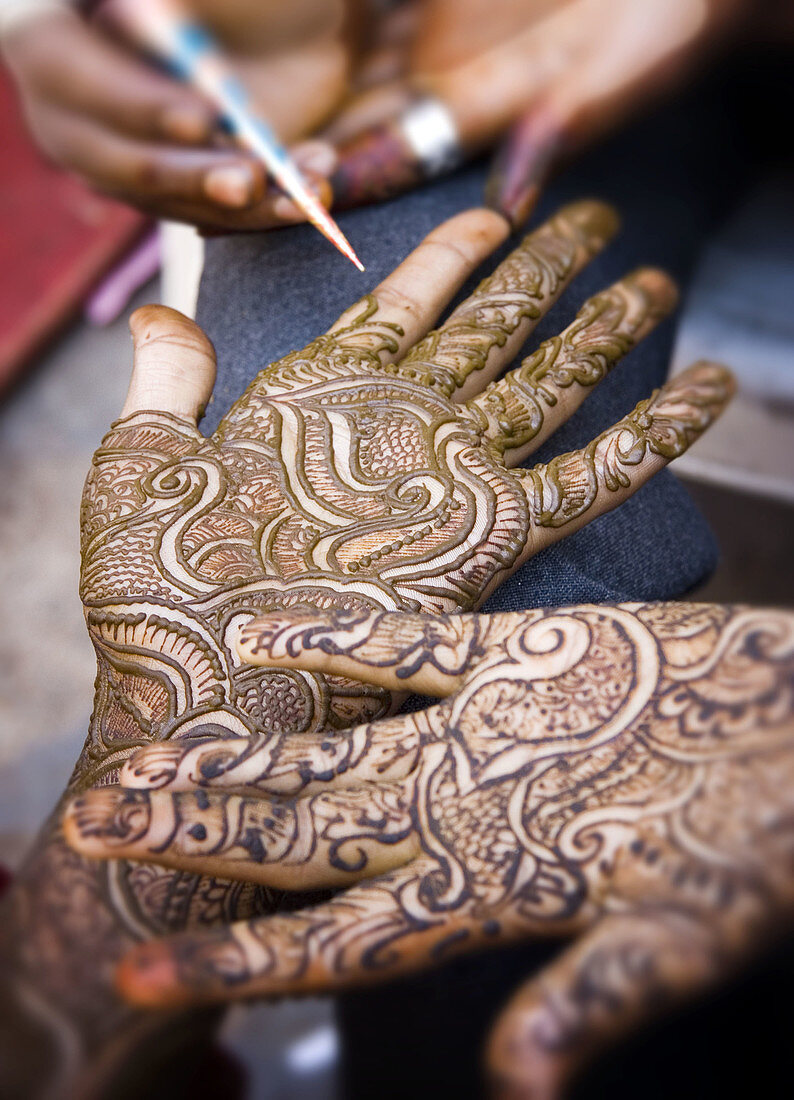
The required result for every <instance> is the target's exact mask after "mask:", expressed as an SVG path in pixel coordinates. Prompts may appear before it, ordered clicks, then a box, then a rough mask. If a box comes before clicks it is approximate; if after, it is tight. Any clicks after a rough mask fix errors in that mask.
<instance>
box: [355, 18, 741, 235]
mask: <svg viewBox="0 0 794 1100" xmlns="http://www.w3.org/2000/svg"><path fill="white" fill-rule="evenodd" d="M744 6H745V3H744V0H716V2H714V3H712V4H705V3H704V2H703V0H649V2H648V3H647V4H642V5H638V4H636V3H634V2H633V0H572V2H570V3H567V4H562V5H560V4H554V3H549V2H547V0H465V4H464V5H462V4H452V3H450V2H449V0H430V2H428V3H427V4H426V5H425V9H424V13H423V18H422V20H421V21H420V25H419V28H418V31H417V36H416V39H415V42H414V47H413V54H412V61H411V65H410V68H409V73H408V75H407V77H406V80H405V84H404V87H405V88H407V89H408V90H409V91H410V93H411V94H412V95H413V97H414V102H413V104H412V105H411V106H409V107H407V108H403V109H401V110H400V111H399V112H397V113H396V114H395V115H394V116H393V117H392V118H391V119H388V120H384V119H381V120H380V121H379V123H378V125H376V126H370V127H368V128H367V129H366V130H364V131H363V132H360V133H359V134H358V135H357V136H356V135H350V134H349V133H348V137H347V140H346V141H345V142H344V143H343V144H342V145H341V146H340V166H339V169H338V170H337V173H336V174H335V177H334V180H333V184H334V193H335V196H336V200H337V203H338V205H340V206H343V205H355V204H357V203H360V202H367V201H373V200H374V199H378V198H382V197H384V196H386V195H388V194H392V193H396V192H398V191H400V190H405V189H407V188H410V187H411V186H415V185H416V184H418V183H421V182H422V181H423V180H424V179H427V178H428V177H431V176H432V175H435V174H439V173H440V172H442V171H444V170H445V169H447V168H448V167H449V166H450V165H452V164H454V163H455V161H456V159H457V160H460V159H462V158H465V157H467V156H469V155H472V154H475V153H477V152H480V151H482V150H483V149H486V148H488V147H490V146H492V145H493V144H494V143H496V142H498V141H499V140H500V139H501V138H502V136H503V135H504V134H505V132H506V131H508V130H509V129H510V127H511V126H514V125H515V124H516V123H517V122H518V121H519V120H521V124H522V125H521V130H520V131H517V132H516V133H515V134H514V135H513V136H512V140H511V141H510V142H509V143H508V147H507V149H506V152H505V154H504V156H503V158H502V159H501V161H500V163H499V164H498V167H497V172H496V173H495V178H494V179H493V180H492V183H491V187H490V188H489V199H490V201H491V202H492V203H493V204H494V205H496V206H497V208H499V209H502V210H503V211H504V212H505V213H507V214H508V215H509V216H511V217H512V218H513V220H515V221H520V220H521V218H523V217H525V216H526V214H527V213H528V205H531V202H530V203H529V204H528V203H527V199H526V195H525V194H524V192H525V191H526V190H527V189H528V188H529V189H530V190H534V193H537V189H538V186H539V184H540V183H541V182H542V181H543V180H544V179H545V177H546V175H547V174H548V172H549V170H550V169H551V168H553V167H554V166H555V165H556V163H557V162H558V161H559V159H560V158H561V157H563V156H565V155H566V154H570V153H571V152H572V151H575V150H576V149H578V148H580V147H581V146H582V145H583V144H585V143H586V142H587V141H588V140H593V139H595V138H597V137H599V136H600V135H601V134H602V133H604V132H605V131H606V130H608V129H609V128H610V127H611V126H613V125H615V124H617V123H618V122H619V121H621V120H622V119H623V118H624V117H625V116H626V115H628V114H629V113H630V112H632V111H635V110H637V108H638V107H639V106H641V105H642V104H643V103H645V102H647V101H648V100H650V99H651V98H653V96H654V95H656V94H658V93H660V92H661V91H663V90H664V89H665V88H667V87H669V86H671V85H673V84H674V83H675V82H676V81H677V80H680V79H681V78H682V77H683V76H685V75H686V73H687V72H688V71H690V69H691V68H692V67H693V65H694V63H695V62H696V61H697V60H698V58H700V56H701V55H702V54H703V53H704V52H705V50H706V48H707V47H709V48H712V47H713V46H714V45H715V44H717V43H719V42H721V41H723V39H724V38H725V36H726V34H727V32H728V31H729V30H730V29H731V28H734V27H735V26H736V24H737V21H738V15H739V13H740V12H741V10H742V9H743V7H744ZM464 7H465V10H462V9H463V8H464ZM394 94H395V93H394V92H392V95H394ZM369 95H370V96H371V95H372V93H369ZM348 111H349V113H352V112H358V113H359V114H360V115H361V117H364V116H365V115H366V112H365V111H364V110H363V108H362V105H361V103H359V104H353V105H351V106H350V108H349V109H348ZM516 175H518V176H520V177H521V178H520V180H519V182H518V183H517V182H516V179H515V177H516ZM516 192H521V195H520V196H519V197H520V198H522V199H523V200H524V201H523V207H522V206H521V203H520V202H519V201H518V200H517V199H516V196H515V193H516Z"/></svg>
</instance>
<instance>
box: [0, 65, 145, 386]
mask: <svg viewBox="0 0 794 1100" xmlns="http://www.w3.org/2000/svg"><path fill="white" fill-rule="evenodd" d="M0 150H2V153H1V154H0V393H2V391H3V390H5V389H6V388H7V387H8V385H9V383H10V382H11V381H12V380H13V379H14V378H15V377H16V376H17V375H18V374H19V373H20V372H21V371H22V369H23V368H24V367H25V366H26V365H27V364H28V363H29V362H30V360H31V359H32V358H33V356H34V355H35V354H36V352H38V351H40V350H41V348H42V347H43V346H44V344H45V343H46V341H47V340H49V339H50V338H51V337H52V336H53V335H54V334H55V333H56V332H57V331H58V330H59V329H60V328H61V327H62V326H63V324H64V323H65V322H66V321H68V320H69V319H70V318H71V317H73V316H74V315H75V314H76V313H78V312H79V309H80V306H81V303H82V302H83V301H84V299H85V297H86V295H87V294H88V292H89V291H90V290H91V289H92V288H93V287H94V286H95V284H96V283H97V281H98V280H99V279H100V278H101V276H102V275H103V274H104V273H105V272H106V271H107V270H108V269H109V268H110V267H111V266H112V265H113V264H114V262H115V261H116V260H117V259H118V258H119V257H120V256H122V255H123V254H124V252H125V251H127V249H128V248H129V247H130V245H131V244H132V242H133V241H135V240H136V239H137V238H138V237H139V236H140V234H141V233H142V232H143V230H144V229H145V228H146V226H147V225H148V224H149V223H148V222H147V221H146V219H145V218H144V217H143V216H142V215H140V214H138V213H136V212H135V211H133V210H131V209H129V208H128V207H126V206H122V205H120V204H119V203H116V202H112V201H110V200H109V199H105V198H102V197H100V196H99V195H95V194H94V193H93V192H92V191H90V190H88V188H87V187H85V186H84V185H83V184H81V183H80V182H79V181H78V180H76V179H73V178H72V177H71V176H69V175H67V174H66V173H64V172H62V171H59V170H58V169H56V168H53V167H52V166H50V165H48V164H46V163H45V162H44V160H43V159H42V158H41V157H40V156H39V154H38V153H37V151H36V149H35V148H34V146H33V144H32V142H31V139H30V138H29V137H28V135H27V133H26V131H25V126H24V123H23V121H22V119H21V116H20V111H19V108H18V105H17V100H16V95H15V93H14V91H13V88H12V85H11V81H10V79H9V77H8V76H7V74H6V73H5V72H4V71H3V70H2V69H0Z"/></svg>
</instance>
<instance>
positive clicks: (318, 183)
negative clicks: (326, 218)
mask: <svg viewBox="0 0 794 1100" xmlns="http://www.w3.org/2000/svg"><path fill="white" fill-rule="evenodd" d="M306 184H307V186H308V188H309V190H310V191H313V192H314V194H315V195H316V196H317V198H318V199H319V200H320V202H321V203H322V204H323V206H324V207H325V208H326V209H328V208H329V207H330V205H331V203H332V201H333V191H332V189H331V185H330V183H329V182H328V180H326V179H309V180H307V181H306ZM273 213H274V214H275V216H276V217H277V218H280V219H281V221H285V222H305V221H306V215H305V214H304V212H303V211H302V210H301V208H300V207H299V206H298V204H297V203H296V202H294V201H293V200H292V199H291V198H289V196H288V195H279V196H278V198H276V199H274V201H273Z"/></svg>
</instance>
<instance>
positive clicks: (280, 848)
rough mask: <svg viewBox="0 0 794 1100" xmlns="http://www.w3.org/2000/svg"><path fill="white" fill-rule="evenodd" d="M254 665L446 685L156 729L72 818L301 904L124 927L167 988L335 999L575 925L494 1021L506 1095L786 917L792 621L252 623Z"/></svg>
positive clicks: (90, 850) (694, 613)
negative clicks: (214, 726) (330, 716)
mask: <svg viewBox="0 0 794 1100" xmlns="http://www.w3.org/2000/svg"><path fill="white" fill-rule="evenodd" d="M239 651H240V654H241V655H242V656H243V657H244V658H246V659H247V660H248V661H250V662H251V663H252V664H256V665H263V666H265V665H266V666H269V667H271V668H276V667H279V668H284V669H296V668H302V669H312V670H319V669H323V670H324V671H325V672H326V673H328V674H333V675H343V676H355V677H357V678H359V679H361V680H364V681H367V682H370V683H373V684H377V685H379V686H380V687H382V688H384V689H387V690H391V691H400V690H404V689H406V688H409V689H411V690H415V691H420V692H422V693H424V694H432V695H435V696H442V697H444V700H443V701H442V702H441V703H439V704H437V705H435V706H433V707H431V708H430V709H428V710H426V711H424V712H421V713H417V714H405V715H401V716H399V717H395V718H391V719H388V720H386V721H381V722H375V723H373V724H369V725H364V726H360V727H358V728H357V729H354V730H352V731H350V732H349V733H346V734H344V735H341V736H337V737H334V738H328V739H323V738H320V737H307V736H303V737H293V738H291V739H287V738H283V737H278V736H268V735H262V736H259V737H258V738H255V739H253V740H252V741H250V742H248V743H241V742H235V741H229V740H226V741H216V742H209V743H206V744H203V745H198V746H195V747H185V746H178V745H176V744H173V743H172V744H171V745H162V746H158V747H154V748H150V749H145V750H143V751H142V752H140V753H138V754H137V755H136V756H134V757H133V758H132V759H131V760H130V761H129V762H128V763H127V765H126V766H125V768H124V769H123V771H122V774H121V782H122V785H123V787H124V788H126V789H123V790H122V789H108V790H106V791H98V792H92V793H90V794H88V795H85V796H83V797H82V798H80V799H77V800H76V801H75V802H73V803H72V805H71V806H70V808H69V811H68V824H67V835H68V837H69V840H70V842H71V843H72V844H73V845H74V846H75V847H76V848H77V849H78V850H79V851H81V852H83V853H85V854H90V855H94V856H99V857H103V858H110V857H117V856H125V857H129V858H134V859H146V860H157V861H158V862H162V863H165V864H167V865H169V866H172V867H180V868H183V869H191V870H212V871H213V872H215V873H218V874H224V875H229V876H233V877H235V878H242V879H248V880H251V881H254V882H262V883H272V882H277V883H279V884H282V885H286V886H291V887H293V888H296V887H301V888H303V887H307V886H312V887H320V886H340V885H343V884H345V883H352V882H355V881H356V880H358V879H363V878H371V881H368V882H366V883H362V884H360V885H357V886H353V887H352V888H350V889H348V890H346V891H345V892H343V893H340V894H338V895H337V896H336V897H335V898H334V899H333V900H331V901H329V902H327V903H325V904H322V905H318V906H316V907H314V908H307V909H303V910H301V911H299V912H295V913H290V914H284V915H280V916H275V917H270V918H264V919H254V920H249V921H246V922H241V923H238V924H233V925H231V926H229V927H226V928H219V929H216V930H214V931H213V932H197V933H192V934H185V935H182V936H178V937H174V938H171V939H168V940H164V941H160V942H153V943H151V944H149V945H144V946H142V947H141V948H139V949H138V950H136V951H135V952H134V953H132V954H131V955H130V956H129V957H128V958H127V959H126V960H125V961H124V963H123V964H122V967H121V970H120V974H119V980H120V984H121V988H122V989H123V990H124V992H125V993H126V995H127V996H128V997H130V998H132V1000H134V1001H135V1002H136V1003H138V1004H142V1005H150V1006H167V1005H170V1006H173V1005H183V1004H189V1003H192V1002H195V1001H204V1000H210V1001H211V1000H226V999H229V998H234V997H246V996H253V995H258V994H281V993H285V992H294V991H307V990H321V989H334V988H336V987H338V986H342V985H346V984H350V983H359V982H366V981H373V980H375V979H383V978H387V977H389V976H390V975H394V974H397V973H400V972H402V971H406V970H409V969H413V968H417V967H424V966H428V965H432V964H433V963H436V962H439V961H441V960H444V959H447V958H448V957H450V956H451V955H453V954H455V953H458V952H461V951H469V950H472V949H477V948H482V947H484V946H487V945H491V944H499V943H505V942H507V941H514V940H517V939H519V938H521V937H527V936H538V935H548V934H552V935H557V934H565V935H572V936H575V937H576V939H575V942H574V943H573V945H572V946H571V947H569V948H568V949H567V950H566V951H564V952H563V953H562V954H561V955H560V956H559V958H558V959H557V960H556V961H555V962H553V963H552V964H551V965H550V966H548V967H547V968H546V969H545V970H544V971H542V972H541V973H540V974H539V975H537V976H536V977H535V978H533V979H532V980H531V981H530V982H529V983H528V984H527V985H526V986H524V988H523V989H521V990H520V991H519V992H518V993H517V995H516V996H515V998H514V999H513V1001H512V1002H511V1004H510V1005H509V1006H508V1007H507V1009H506V1010H505V1012H504V1013H503V1015H502V1017H501V1019H500V1020H499V1022H498V1024H497V1026H496V1028H495V1031H494V1032H493V1034H492V1036H491V1040H490V1044H489V1048H488V1057H489V1064H490V1069H491V1071H492V1072H493V1074H494V1076H495V1077H496V1079H497V1080H498V1081H499V1082H500V1083H501V1084H502V1085H503V1086H504V1087H505V1088H506V1089H509V1090H511V1091H510V1095H531V1096H532V1097H554V1096H557V1095H559V1091H560V1088H561V1087H562V1085H563V1084H564V1083H565V1082H566V1081H567V1079H568V1078H569V1076H570V1075H571V1073H572V1072H573V1071H575V1070H577V1069H578V1068H579V1066H580V1065H581V1063H582V1062H583V1061H584V1060H586V1059H587V1058H588V1057H590V1056H591V1055H592V1054H593V1053H594V1052H595V1051H596V1050H598V1049H599V1048H601V1047H602V1046H603V1045H604V1044H606V1043H607V1042H609V1041H611V1040H613V1039H615V1038H616V1037H619V1036H620V1035H622V1034H623V1033H624V1032H626V1031H628V1030H630V1029H631V1028H633V1027H634V1026H636V1025H637V1024H638V1023H639V1022H641V1021H642V1020H643V1018H645V1017H646V1016H648V1015H649V1014H650V1013H651V1012H653V1011H655V1010H656V1009H658V1008H659V1007H660V1006H661V1005H663V1004H667V1003H669V1002H673V1003H674V1002H675V1001H676V1000H677V999H680V998H682V997H683V996H685V995H687V994H689V993H691V992H694V991H696V990H698V989H701V988H704V987H706V986H708V985H709V984H711V983H712V982H714V981H715V980H716V979H719V978H721V977H723V976H724V975H726V974H727V973H729V972H730V970H731V969H732V968H733V967H734V966H736V964H737V963H739V962H740V961H741V960H743V959H744V958H746V957H747V956H749V955H750V954H751V953H752V952H754V951H756V950H757V949H758V948H759V947H760V946H762V945H763V944H764V943H766V942H768V939H769V935H770V933H771V932H774V931H775V930H776V929H777V928H778V927H779V926H782V925H785V923H787V922H790V919H791V914H792V910H794V871H793V868H794V829H792V821H794V614H791V613H784V612H778V611H757V610H752V609H748V608H730V607H718V606H709V605H697V604H646V605H640V604H626V605H622V606H616V607H610V606H581V607H573V608H564V609H549V610H545V611H531V612H525V613H512V614H500V615H493V616H486V615H464V616H458V617H454V618H453V617H448V616H426V615H406V614H394V613H388V612H386V613H383V612H381V613H376V614H363V613H355V612H353V613H350V612H347V613H346V612H334V613H332V614H328V613H309V612H304V613H297V612H293V613H290V614H273V615H269V616H266V617H263V618H261V619H259V620H256V621H253V622H251V623H249V624H248V625H247V626H246V627H245V629H244V630H243V632H242V635H241V642H240V646H239Z"/></svg>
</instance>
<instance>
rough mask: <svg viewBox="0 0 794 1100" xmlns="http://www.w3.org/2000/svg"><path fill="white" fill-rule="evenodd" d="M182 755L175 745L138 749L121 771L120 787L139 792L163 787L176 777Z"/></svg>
mask: <svg viewBox="0 0 794 1100" xmlns="http://www.w3.org/2000/svg"><path fill="white" fill-rule="evenodd" d="M183 755H184V750H183V749H182V748H179V747H177V746H176V745H153V746H152V747H151V748H146V749H139V750H138V752H135V753H133V754H132V756H131V757H130V758H129V760H128V761H127V762H126V764H125V765H124V767H123V768H122V769H121V774H120V776H119V779H120V781H121V785H122V786H123V787H125V788H133V789H134V788H137V789H139V790H150V789H152V788H156V787H165V786H167V784H169V783H171V782H172V781H173V779H174V778H175V777H176V773H177V770H178V768H179V762H180V760H181V759H182V757H183Z"/></svg>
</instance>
